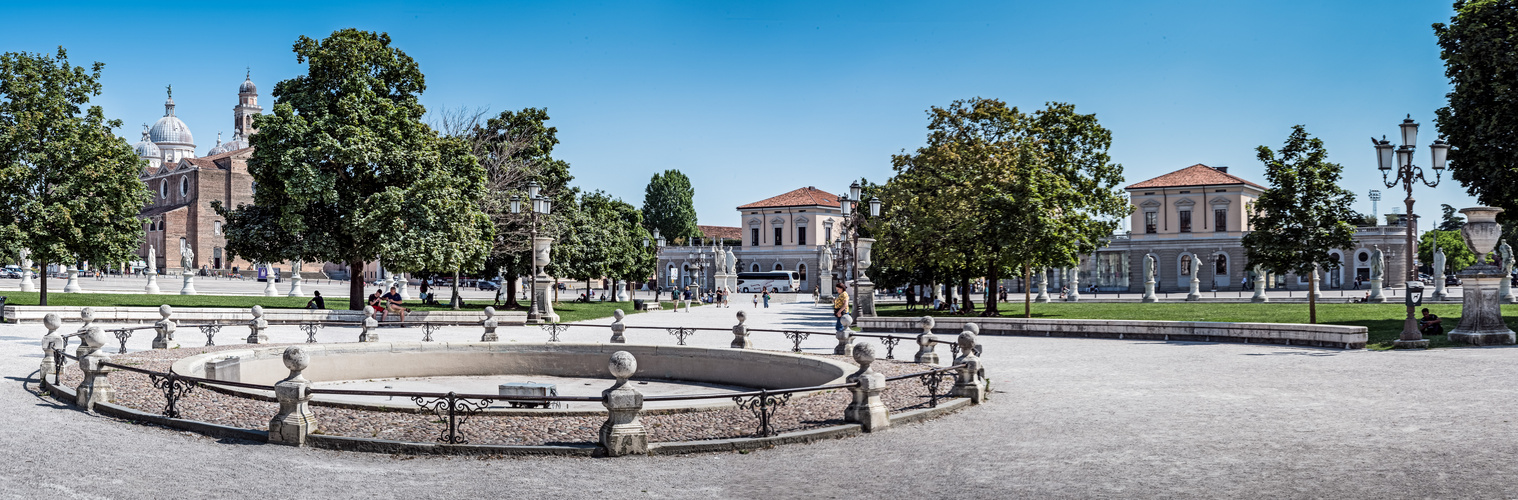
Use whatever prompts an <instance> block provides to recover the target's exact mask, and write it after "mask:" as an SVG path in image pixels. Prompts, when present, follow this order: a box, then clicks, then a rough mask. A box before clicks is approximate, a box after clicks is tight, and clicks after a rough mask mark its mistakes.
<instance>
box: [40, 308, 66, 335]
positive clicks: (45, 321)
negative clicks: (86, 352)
mask: <svg viewBox="0 0 1518 500" xmlns="http://www.w3.org/2000/svg"><path fill="white" fill-rule="evenodd" d="M42 326H45V327H47V333H53V330H57V329H58V328H59V327H62V326H63V320H62V319H59V318H58V313H47V316H43V317H42Z"/></svg>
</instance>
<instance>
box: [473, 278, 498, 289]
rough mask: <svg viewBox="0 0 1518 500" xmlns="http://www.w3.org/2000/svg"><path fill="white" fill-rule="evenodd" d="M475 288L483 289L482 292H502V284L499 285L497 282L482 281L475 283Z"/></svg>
mask: <svg viewBox="0 0 1518 500" xmlns="http://www.w3.org/2000/svg"><path fill="white" fill-rule="evenodd" d="M475 286H477V287H479V289H481V290H500V289H501V284H500V283H498V282H495V281H486V280H480V281H479V282H478V283H475Z"/></svg>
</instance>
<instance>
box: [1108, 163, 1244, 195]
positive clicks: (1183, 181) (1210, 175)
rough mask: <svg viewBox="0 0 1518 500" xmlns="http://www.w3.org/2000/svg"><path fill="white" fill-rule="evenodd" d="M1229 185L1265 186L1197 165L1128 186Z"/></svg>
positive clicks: (1136, 187) (1139, 187)
mask: <svg viewBox="0 0 1518 500" xmlns="http://www.w3.org/2000/svg"><path fill="white" fill-rule="evenodd" d="M1228 184H1244V185H1247V186H1253V187H1256V188H1259V189H1265V186H1261V185H1259V184H1255V183H1253V182H1249V181H1247V180H1244V178H1242V177H1239V176H1237V175H1233V174H1230V173H1227V172H1222V171H1219V170H1218V169H1215V168H1212V167H1209V166H1206V165H1203V164H1200V163H1198V164H1196V165H1192V166H1189V167H1186V168H1183V169H1180V170H1176V171H1174V172H1171V173H1168V174H1165V175H1161V176H1159V177H1155V178H1153V179H1149V180H1147V181H1144V182H1140V183H1138V184H1134V185H1131V186H1128V187H1127V189H1146V188H1165V187H1184V186H1223V185H1228Z"/></svg>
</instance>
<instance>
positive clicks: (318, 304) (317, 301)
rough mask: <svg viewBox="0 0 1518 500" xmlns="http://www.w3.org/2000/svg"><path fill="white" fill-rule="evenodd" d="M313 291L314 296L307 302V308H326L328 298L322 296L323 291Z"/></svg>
mask: <svg viewBox="0 0 1518 500" xmlns="http://www.w3.org/2000/svg"><path fill="white" fill-rule="evenodd" d="M311 293H312V297H311V300H310V301H308V302H306V309H326V308H327V300H326V299H323V298H322V291H321V290H317V291H314V292H311Z"/></svg>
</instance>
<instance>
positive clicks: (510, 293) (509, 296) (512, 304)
mask: <svg viewBox="0 0 1518 500" xmlns="http://www.w3.org/2000/svg"><path fill="white" fill-rule="evenodd" d="M505 274H506V273H505V272H504V271H503V272H502V273H501V288H502V289H504V290H506V306H505V307H506V308H507V309H519V308H521V307H522V305H521V304H518V303H517V288H519V287H521V283H519V281H521V279H522V277H521V276H513V277H512V279H511V284H510V286H507V284H506V278H505Z"/></svg>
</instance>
